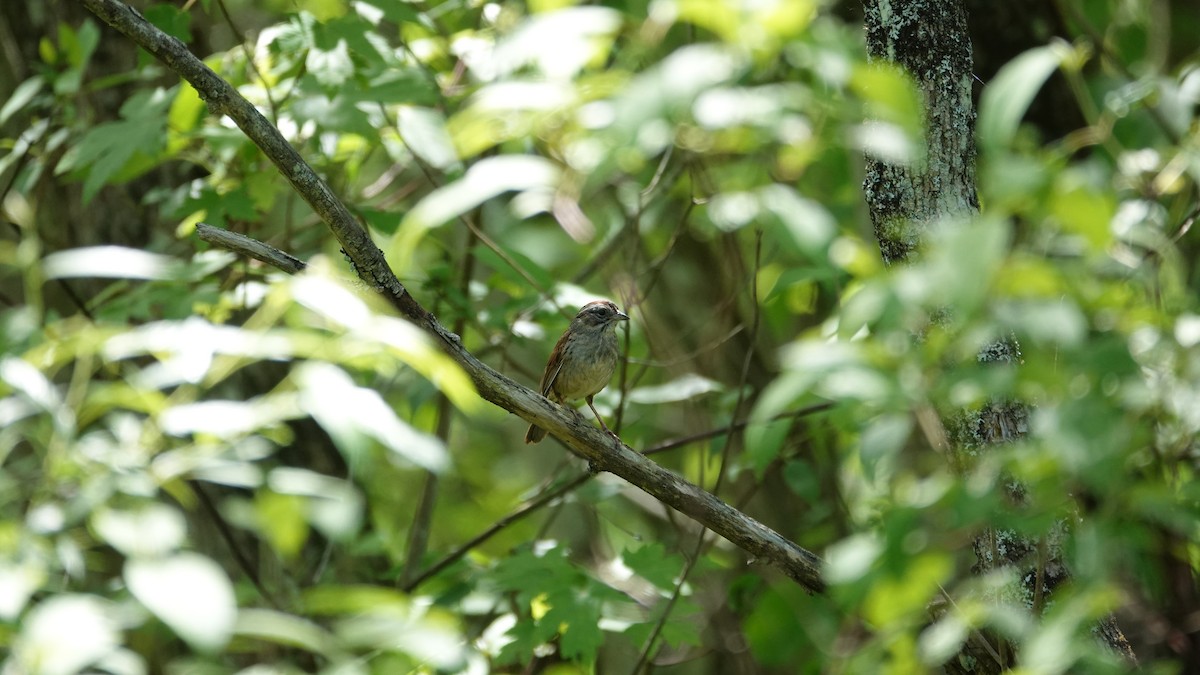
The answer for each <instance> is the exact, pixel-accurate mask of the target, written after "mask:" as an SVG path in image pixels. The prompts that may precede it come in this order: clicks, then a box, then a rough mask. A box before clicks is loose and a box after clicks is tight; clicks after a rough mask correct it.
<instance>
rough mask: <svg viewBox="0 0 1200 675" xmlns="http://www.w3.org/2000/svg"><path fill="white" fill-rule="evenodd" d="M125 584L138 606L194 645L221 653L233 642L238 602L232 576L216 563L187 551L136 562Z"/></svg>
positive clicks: (127, 568)
mask: <svg viewBox="0 0 1200 675" xmlns="http://www.w3.org/2000/svg"><path fill="white" fill-rule="evenodd" d="M125 583H126V585H127V586H128V587H129V591H130V592H131V593H133V596H134V597H135V598H137V599H138V602H140V603H142V604H143V605H145V606H146V608H147V609H149V610H150V611H151V612H153V613H154V615H155V616H157V617H158V618H159V619H161V620H162V622H163V623H165V624H167V625H168V626H170V627H171V629H172V630H174V631H175V632H176V634H178V635H179V637H181V638H183V639H184V640H186V641H187V642H188V643H189V644H191V645H192V646H193V647H195V648H197V649H201V650H204V651H216V650H218V649H220V648H222V647H224V646H225V643H226V642H228V641H229V637H230V635H231V634H232V633H233V625H234V621H235V620H236V619H237V603H236V602H235V601H234V597H233V586H232V585H231V584H230V583H229V578H228V577H226V576H225V572H224V570H222V569H221V567H220V566H219V565H217V564H216V563H215V562H213V561H212V560H210V559H208V558H206V557H204V556H202V555H199V554H197V553H187V552H185V553H178V554H176V555H174V556H172V557H170V558H162V559H142V560H130V561H129V562H127V563H126V564H125Z"/></svg>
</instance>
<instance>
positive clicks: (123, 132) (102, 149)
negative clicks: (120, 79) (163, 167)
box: [55, 89, 173, 204]
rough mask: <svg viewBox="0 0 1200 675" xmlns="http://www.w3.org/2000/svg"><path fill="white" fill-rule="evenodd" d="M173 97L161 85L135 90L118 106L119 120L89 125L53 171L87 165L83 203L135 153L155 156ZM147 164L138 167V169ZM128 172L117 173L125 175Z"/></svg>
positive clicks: (164, 136) (68, 170) (162, 137)
mask: <svg viewBox="0 0 1200 675" xmlns="http://www.w3.org/2000/svg"><path fill="white" fill-rule="evenodd" d="M172 100H173V97H171V96H169V95H168V94H167V92H166V90H164V89H156V90H154V91H152V92H151V91H139V92H137V93H136V94H134V95H133V96H132V97H131V98H130V99H129V100H128V101H127V102H126V103H125V104H124V105H123V106H121V120H120V121H117V122H105V123H102V124H98V125H96V126H95V127H93V128H92V129H91V130H90V131H88V132H87V134H86V135H84V137H83V139H82V140H81V141H80V142H79V144H78V145H76V146H74V147H73V148H71V149H70V150H69V151H68V152H67V154H66V156H64V157H63V159H62V161H61V162H59V164H58V167H57V168H56V169H55V172H56V173H58V174H63V173H67V172H70V171H75V170H77V169H85V168H86V169H87V178H86V179H85V180H84V183H83V197H84V203H85V204H86V203H88V202H90V201H91V199H92V197H94V196H95V195H96V192H97V191H99V190H100V188H101V187H103V186H104V185H106V184H108V183H109V182H110V181H112V180H115V179H116V178H117V173H118V172H119V171H121V169H122V168H124V167H126V166H127V165H129V164H130V163H131V162H132V160H134V159H135V157H136V156H139V155H140V156H142V157H156V156H157V155H158V153H159V152H160V151H161V150H162V148H163V147H164V144H165V140H166V133H165V130H166V121H167V110H168V108H169V107H170V105H171V102H172ZM150 168H151V166H144V167H141V170H142V171H145V170H149V169H150ZM132 177H133V176H132V175H129V176H124V175H122V176H120V178H123V179H128V178H132Z"/></svg>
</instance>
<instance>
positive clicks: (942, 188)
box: [863, 0, 979, 264]
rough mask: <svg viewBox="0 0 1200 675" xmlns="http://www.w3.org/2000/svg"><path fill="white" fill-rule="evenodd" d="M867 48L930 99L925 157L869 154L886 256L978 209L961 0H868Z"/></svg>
mask: <svg viewBox="0 0 1200 675" xmlns="http://www.w3.org/2000/svg"><path fill="white" fill-rule="evenodd" d="M863 5H864V8H865V10H866V16H865V23H866V30H867V56H868V58H869V59H870V60H872V61H882V62H890V63H895V64H897V65H900V66H902V67H903V68H904V69H905V70H906V71H908V73H909V74H910V75H911V76H912V78H913V80H914V81H915V82H916V85H917V88H918V90H919V93H920V95H921V98H922V99H923V102H924V104H925V124H924V131H925V146H926V152H925V154H924V156H923V157H920V158H918V159H916V161H914V162H911V163H908V164H894V163H888V162H885V161H882V160H879V159H876V158H874V157H871V156H868V157H867V177H866V180H865V181H864V182H863V191H864V193H865V195H866V200H867V205H868V206H869V207H870V209H871V222H872V224H873V225H874V227H875V236H876V238H877V239H878V240H879V248H880V251H881V252H882V253H883V259H884V261H885V262H887V263H888V264H892V263H894V262H900V261H903V260H905V259H907V258H908V257H909V255H910V254H911V253H912V252H913V251H914V249H916V248H917V247H918V246H919V245H920V242H921V239H922V237H923V234H924V232H925V231H926V230H927V229H928V226H929V225H930V224H931V223H933V222H936V221H938V220H941V219H945V218H953V217H955V216H964V215H969V214H973V213H975V212H976V211H978V210H979V200H978V198H977V197H976V196H975V111H974V107H973V106H972V105H971V39H970V36H969V35H968V34H967V14H966V10H965V9H964V8H963V5H962V2H961V0H864V3H863Z"/></svg>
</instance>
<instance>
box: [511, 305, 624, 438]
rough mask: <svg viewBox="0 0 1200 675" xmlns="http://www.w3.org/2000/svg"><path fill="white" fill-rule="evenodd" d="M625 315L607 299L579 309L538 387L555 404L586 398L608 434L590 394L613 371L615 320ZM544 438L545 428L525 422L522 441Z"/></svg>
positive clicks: (604, 383) (617, 355) (601, 386)
mask: <svg viewBox="0 0 1200 675" xmlns="http://www.w3.org/2000/svg"><path fill="white" fill-rule="evenodd" d="M628 320H629V317H628V316H627V315H626V314H625V313H624V312H622V311H621V310H620V309H617V306H616V305H615V304H613V303H612V302H610V301H608V300H593V301H592V302H589V303H587V304H586V305H584V306H583V307H582V308H580V310H579V313H578V314H576V315H575V318H574V319H573V320H572V321H571V325H570V326H568V327H567V330H566V332H565V333H563V334H562V337H560V338H559V339H558V343H557V344H555V345H554V351H552V352H550V360H549V361H548V362H547V363H546V372H544V373H542V385H541V387H540V388H539V389H538V391H540V392H541V394H542V396H545V397H546V398H548V399H550V400H551V401H554V402H555V403H570V402H571V401H578V400H579V399H583V400H584V401H587V404H588V407H589V408H591V409H592V414H594V415H595V416H596V420H597V421H599V422H600V428H601V429H604V431H606V432H608V433H609V434H610V435H613V436H616V434H613V432H612V431H610V430H609V428H608V425H606V424H605V423H604V419H603V418H601V417H600V413H598V412H596V406H594V405H592V397H593V396H595V395H596V394H598V393H599V392H600V390H601V389H604V388H605V387H606V386H608V381H609V380H610V379H611V378H612V374H613V371H614V370H616V368H617V361H618V359H620V356H621V354H620V350H619V349H618V345H617V333H616V327H617V323H619V322H621V321H628ZM545 437H546V430H545V429H543V428H541V427H539V426H538V425H536V424H531V425H529V431H527V432H526V433H525V442H526V443H537V442H539V441H541V440H542V439H543V438H545Z"/></svg>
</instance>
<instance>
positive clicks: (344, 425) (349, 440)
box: [295, 363, 449, 471]
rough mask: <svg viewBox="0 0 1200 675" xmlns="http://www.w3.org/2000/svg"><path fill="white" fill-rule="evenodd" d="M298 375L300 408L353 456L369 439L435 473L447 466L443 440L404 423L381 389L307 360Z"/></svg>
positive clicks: (333, 368) (327, 366)
mask: <svg viewBox="0 0 1200 675" xmlns="http://www.w3.org/2000/svg"><path fill="white" fill-rule="evenodd" d="M295 376H296V380H297V383H298V384H299V386H300V406H301V407H302V408H303V409H304V410H305V411H306V412H308V413H309V414H310V415H312V416H313V419H315V420H316V421H317V422H318V423H319V424H320V425H321V427H322V428H324V429H325V431H326V432H327V433H328V434H329V435H330V436H332V437H333V439H334V441H335V442H336V443H337V444H338V446H339V447H340V448H341V449H342V450H343V452H345V453H347V455H348V457H350V458H354V457H358V456H361V454H362V452H363V449H364V447H363V443H364V442H366V441H367V440H368V439H374V440H375V441H376V442H378V443H380V444H382V445H383V446H384V447H385V448H387V449H389V450H391V451H392V452H393V453H395V455H396V456H397V457H400V458H403V459H404V460H407V461H410V462H412V463H414V464H416V465H417V466H420V467H423V468H426V469H429V470H430V471H441V470H443V469H445V467H446V466H447V464H448V461H449V460H448V457H447V456H446V451H445V448H444V447H443V445H442V443H441V442H440V441H438V439H437V438H435V437H433V436H429V435H427V434H423V433H421V432H419V431H417V430H416V429H413V428H412V427H410V426H409V425H408V424H406V423H405V422H403V421H402V420H401V419H400V418H399V417H397V416H396V413H395V411H393V410H392V408H391V406H389V405H388V404H387V402H385V401H384V400H383V397H381V396H380V395H379V392H377V391H375V390H374V389H367V388H365V387H359V386H358V385H356V384H354V381H353V380H351V379H350V378H349V376H347V375H346V373H345V372H344V371H342V370H340V369H338V368H337V367H335V366H332V365H329V364H318V363H306V364H303V365H302V366H301V367H300V368H299V369H298V370H297V371H296V374H295Z"/></svg>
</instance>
